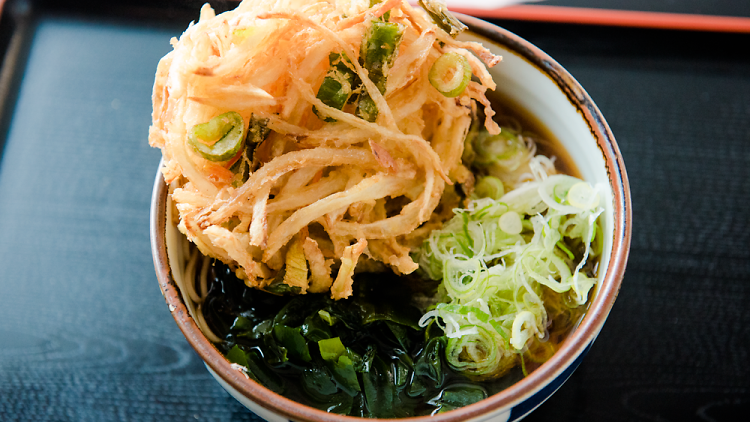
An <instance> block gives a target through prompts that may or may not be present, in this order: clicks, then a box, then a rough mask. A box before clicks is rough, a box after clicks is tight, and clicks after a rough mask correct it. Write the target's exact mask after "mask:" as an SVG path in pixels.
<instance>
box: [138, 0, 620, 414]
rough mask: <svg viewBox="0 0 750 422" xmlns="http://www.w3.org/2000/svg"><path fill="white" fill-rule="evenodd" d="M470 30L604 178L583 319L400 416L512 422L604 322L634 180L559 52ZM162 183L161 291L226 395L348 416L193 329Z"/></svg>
mask: <svg viewBox="0 0 750 422" xmlns="http://www.w3.org/2000/svg"><path fill="white" fill-rule="evenodd" d="M459 17H460V19H461V20H462V21H463V22H464V23H466V24H467V25H468V26H469V28H470V29H471V31H469V32H467V33H465V34H462V37H463V38H464V39H465V40H470V41H480V42H482V43H483V44H484V45H485V46H486V47H488V48H490V49H491V50H492V52H493V53H495V54H498V55H502V56H503V61H502V63H501V64H500V65H498V66H496V67H495V68H493V69H491V73H492V75H493V78H494V80H495V82H496V83H497V85H498V91H499V93H500V95H501V96H502V97H503V98H505V99H507V100H509V101H511V102H512V103H513V104H515V105H517V106H519V107H521V108H522V109H523V110H525V111H526V112H528V113H529V114H531V115H533V116H534V118H535V119H536V120H537V121H538V122H539V123H540V124H541V125H542V126H543V127H545V128H546V129H548V130H549V131H550V132H551V133H553V134H554V135H555V137H556V138H557V140H559V141H560V143H561V144H562V147H563V148H564V149H565V150H566V151H567V153H568V154H569V156H570V158H571V160H572V162H573V163H574V164H575V166H576V167H577V169H578V171H579V172H580V176H581V177H582V178H583V179H585V180H587V181H588V182H590V183H592V184H596V183H601V184H603V185H605V186H609V191H608V195H607V196H608V197H609V198H608V200H606V201H604V202H605V208H606V209H605V212H604V214H603V229H604V233H605V236H604V239H605V242H604V251H603V253H602V256H601V259H600V262H599V271H598V272H599V278H598V283H597V286H596V289H595V291H594V296H593V300H592V301H591V304H590V308H589V310H588V312H587V313H586V316H585V317H584V318H583V320H582V321H581V323H580V324H579V326H578V327H577V328H576V329H575V330H574V331H573V332H572V333H571V334H570V335H569V337H568V338H567V339H566V340H565V342H564V343H563V344H562V346H561V348H560V349H559V350H558V351H557V353H555V354H554V355H553V356H552V358H550V359H549V360H548V361H547V362H545V363H544V364H542V365H541V366H540V367H539V368H537V369H536V370H534V371H533V372H532V373H531V374H529V375H528V376H527V377H525V378H523V379H521V380H520V381H518V382H517V383H515V384H513V385H512V386H510V387H508V388H507V389H505V390H503V391H501V392H499V393H497V394H495V395H493V396H490V397H488V398H487V399H485V400H482V401H480V402H478V403H475V404H472V405H470V406H466V407H463V408H460V409H456V410H453V411H450V412H447V413H443V414H439V415H435V416H425V417H416V418H406V419H401V421H403V422H407V421H408V422H416V421H430V422H447V421H452V422H457V421H475V422H479V421H498V422H505V421H517V420H520V419H522V418H523V417H524V416H526V415H527V414H529V413H530V412H531V411H533V410H534V409H535V408H536V407H537V406H539V405H540V404H542V403H543V402H544V401H545V400H546V399H547V398H549V397H550V396H551V395H552V394H553V393H554V392H555V391H556V390H557V389H558V388H560V386H561V385H562V384H563V383H564V382H565V381H566V380H567V379H568V378H569V377H570V375H571V374H572V373H573V371H575V369H576V368H577V367H578V365H579V364H580V363H581V360H582V359H583V357H584V356H585V355H586V353H587V352H588V350H589V349H590V348H591V346H592V344H593V342H594V340H595V339H596V336H597V335H598V334H599V332H600V331H601V329H602V327H603V326H604V322H605V320H606V319H607V315H608V314H609V311H610V309H611V308H612V305H613V304H614V301H615V298H616V297H617V293H618V291H619V288H620V283H621V281H622V277H623V274H624V272H625V264H626V261H627V257H628V251H629V247H630V236H631V204H630V187H629V185H628V179H627V175H626V173H625V166H624V163H623V160H622V156H621V155H620V151H619V149H618V147H617V144H616V142H615V139H614V136H613V135H612V132H611V131H610V129H609V126H607V123H606V121H605V120H604V116H602V114H601V113H600V112H599V109H598V108H597V107H596V105H595V104H594V102H593V101H592V100H591V98H590V97H589V96H588V94H587V93H586V91H585V90H584V89H583V87H581V85H580V84H579V83H578V82H577V81H576V80H575V79H574V78H573V77H572V76H571V75H570V74H569V73H568V72H567V71H566V70H565V69H563V68H562V67H561V66H560V65H559V64H558V63H557V62H556V61H555V60H553V59H552V58H551V57H549V56H548V55H547V54H545V53H544V52H543V51H541V50H539V49H538V48H537V47H535V46H534V45H532V44H530V43H529V42H528V41H526V40H524V39H522V38H520V37H518V36H517V35H514V34H512V33H510V32H508V31H506V30H504V29H502V28H499V27H497V26H494V25H492V24H489V23H487V22H484V21H481V20H479V19H476V18H473V17H469V16H463V15H459ZM168 202H169V199H168V195H167V187H166V185H165V184H164V182H163V179H162V177H161V174H160V173H159V174H157V177H156V183H155V184H154V192H153V199H152V206H151V244H152V252H153V257H154V264H155V267H156V273H157V276H158V279H159V284H160V287H161V289H162V293H163V294H164V297H165V299H166V301H167V304H168V306H169V309H170V311H171V312H172V315H173V316H174V318H175V321H177V325H178V326H179V327H180V329H181V330H182V331H183V333H184V334H185V337H186V338H187V340H188V342H189V343H190V344H191V345H192V346H193V347H194V348H195V350H196V352H197V353H198V354H199V355H200V356H201V358H202V359H203V360H204V361H205V363H206V367H207V368H208V370H209V372H210V373H211V374H212V375H213V376H214V377H215V378H216V380H217V381H218V382H219V383H220V384H221V385H222V387H224V389H226V390H227V391H228V392H229V393H230V394H231V395H232V396H234V397H235V398H236V399H237V400H238V401H240V402H241V403H242V404H243V405H245V406H246V407H247V408H248V409H250V410H251V411H253V412H255V413H256V414H258V415H259V416H261V417H262V418H264V419H266V420H269V421H287V420H295V421H316V422H317V421H349V420H355V419H357V418H352V417H346V416H340V415H335V414H329V413H326V412H323V411H320V410H317V409H314V408H311V407H308V406H304V405H302V404H300V403H297V402H294V401H292V400H289V399H287V398H284V397H282V396H280V395H278V394H275V393H273V392H271V391H270V390H268V389H266V388H265V387H263V386H262V385H259V384H257V383H255V382H254V381H252V380H250V379H248V378H247V377H246V376H244V374H243V373H241V372H239V371H237V370H235V369H233V368H232V366H231V364H230V363H229V362H228V361H227V360H226V359H225V358H224V356H222V354H221V353H220V352H219V351H218V350H216V348H215V347H214V346H213V345H212V344H211V342H210V341H208V340H207V339H206V338H205V337H204V336H203V334H202V333H201V331H200V330H199V329H198V327H197V325H196V324H195V322H194V320H193V318H192V317H191V316H190V313H189V311H188V307H187V306H186V304H185V302H184V301H183V298H182V296H181V295H180V292H179V289H178V288H177V284H176V283H175V279H176V278H179V277H181V276H182V269H181V268H180V266H179V265H174V266H171V267H170V263H175V262H180V261H181V259H182V256H181V254H182V250H183V246H182V245H183V242H184V240H183V239H184V238H182V235H181V234H180V233H179V231H178V230H177V229H176V227H175V225H174V224H173V220H172V216H171V208H172V207H171V206H168Z"/></svg>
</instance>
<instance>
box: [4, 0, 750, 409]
mask: <svg viewBox="0 0 750 422" xmlns="http://www.w3.org/2000/svg"><path fill="white" fill-rule="evenodd" d="M738 1H740V2H741V0H738ZM200 4H201V3H200V2H198V1H190V2H182V3H176V4H175V3H170V2H163V1H162V2H160V1H156V2H147V1H122V2H116V3H110V2H101V1H98V2H92V1H90V2H52V1H33V0H26V1H24V0H7V1H6V4H5V6H4V8H3V10H2V19H1V20H0V53H2V57H3V59H2V60H3V61H2V70H1V71H0V99H1V100H2V101H1V102H0V143H1V144H2V146H3V148H2V157H1V158H2V161H0V420H19V421H27V420H56V421H57V420H62V421H67V420H75V421H78V420H92V421H104V420H159V421H164V420H179V421H186V420H257V417H255V416H254V415H252V414H251V413H250V412H248V411H246V410H245V409H244V408H243V407H242V406H241V405H240V404H239V403H238V402H236V401H235V400H234V399H232V398H231V397H230V396H229V395H228V394H227V393H225V392H224V391H223V390H222V389H221V387H219V385H218V384H217V383H216V382H215V381H214V380H213V379H212V378H211V376H210V375H209V374H208V373H207V371H206V370H205V369H204V367H203V364H202V362H201V361H200V359H199V358H198V357H197V356H196V354H195V353H194V352H193V351H192V349H190V347H189V346H188V344H187V342H186V341H185V340H184V338H183V336H182V334H181V333H180V331H179V330H178V329H177V327H176V326H175V324H174V322H173V320H172V317H171V315H170V314H169V311H168V309H167V307H166V305H165V303H164V301H163V300H162V298H161V296H160V294H159V293H158V292H159V288H158V285H157V281H156V277H155V275H154V270H153V265H152V261H151V255H150V248H149V237H148V227H149V222H148V210H149V200H150V195H151V187H152V184H153V181H154V176H155V173H156V168H157V164H158V162H159V157H160V154H159V151H158V150H155V149H152V148H149V146H148V144H147V141H146V139H147V134H148V126H149V124H150V113H151V102H150V95H151V86H152V84H153V76H154V71H155V69H156V63H157V61H158V60H159V58H160V57H161V56H162V55H164V54H165V53H167V52H168V51H169V50H170V45H169V38H170V37H172V36H176V35H178V34H179V33H180V32H181V31H182V30H183V29H184V28H185V27H186V26H187V24H188V22H189V21H190V20H192V19H196V18H197V16H198V9H199V7H200ZM738 4H742V5H744V3H738ZM226 7H228V5H227V4H226V3H224V4H219V5H218V9H220V10H221V9H224V8H226ZM497 23H498V24H500V25H502V26H505V27H507V28H509V29H510V30H512V31H514V32H516V33H518V34H519V35H521V36H523V37H525V38H527V39H529V40H530V41H532V42H533V43H535V44H537V45H538V46H539V47H541V48H542V49H544V50H545V51H546V52H547V53H549V54H550V55H552V56H553V57H555V58H556V59H557V60H558V61H559V62H560V63H561V64H562V65H563V66H565V67H566V68H567V69H568V70H569V71H570V72H571V73H572V74H573V75H574V76H575V77H576V78H577V79H578V80H579V81H580V82H581V83H582V85H583V86H584V87H585V88H586V89H587V90H588V92H589V94H591V96H592V97H593V99H594V101H596V102H597V104H598V105H599V107H600V108H601V110H602V112H603V113H604V115H605V116H606V118H607V119H608V121H609V123H610V125H611V127H612V130H613V132H614V134H615V136H616V138H617V140H618V142H619V145H620V148H621V150H622V153H623V156H624V158H625V163H626V165H627V169H628V173H629V176H630V182H631V188H632V194H633V210H634V212H633V221H634V222H635V223H634V224H635V226H634V231H633V242H632V252H631V254H630V261H629V264H628V270H627V274H626V276H625V280H624V282H623V287H622V291H621V294H620V297H619V298H618V300H617V303H616V304H615V307H614V309H613V311H612V313H611V316H610V318H609V321H608V323H607V324H606V325H605V327H604V329H603V331H602V333H601V335H600V337H599V339H598V340H597V342H596V343H595V345H594V346H593V348H592V349H591V352H590V353H589V356H588V357H587V358H586V359H585V360H584V362H583V364H582V365H581V366H580V368H579V369H578V370H577V371H576V372H575V373H574V375H573V376H572V378H571V379H570V380H569V381H568V382H567V383H566V384H565V385H564V386H563V387H562V388H561V389H560V391H558V392H557V393H556V394H555V395H554V396H553V397H552V398H551V399H550V400H549V401H548V402H547V403H545V404H543V405H542V406H541V407H540V408H539V409H538V410H537V411H536V412H534V413H533V414H532V415H531V416H529V418H528V419H527V420H529V421H549V420H555V421H691V420H706V421H709V420H719V421H725V420H746V419H745V417H746V415H747V414H750V364H749V363H748V359H750V341H748V338H750V310H749V309H750V305H749V304H750V216H749V214H750V213H748V208H749V207H750V57H749V55H748V52H750V50H748V46H750V37H748V35H742V34H719V33H706V32H700V33H699V32H672V31H662V30H644V29H627V28H619V29H616V28H607V27H599V26H576V25H563V24H545V23H529V22H514V21H497Z"/></svg>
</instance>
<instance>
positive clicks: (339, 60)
mask: <svg viewBox="0 0 750 422" xmlns="http://www.w3.org/2000/svg"><path fill="white" fill-rule="evenodd" d="M346 61H347V59H346V56H342V55H340V54H337V53H331V54H330V55H329V56H328V62H329V63H330V65H331V68H330V69H329V70H328V73H327V74H326V76H325V78H324V79H323V83H322V84H321V85H320V88H319V89H318V95H317V98H318V99H319V100H320V101H322V102H323V104H325V105H327V106H329V107H333V108H335V109H338V110H341V109H342V108H344V106H345V105H346V103H347V102H348V101H349V98H351V96H352V92H353V88H352V87H353V85H354V84H355V81H356V79H357V75H356V73H354V71H353V70H352V69H351V68H350V67H349V66H348V65H347V63H346ZM313 111H314V112H315V114H316V115H317V116H318V117H320V118H321V119H322V120H324V121H326V122H335V121H336V119H334V118H332V117H328V116H325V115H323V114H322V113H321V112H320V111H319V110H318V109H317V108H315V107H313Z"/></svg>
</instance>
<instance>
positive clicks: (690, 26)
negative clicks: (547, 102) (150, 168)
mask: <svg viewBox="0 0 750 422" xmlns="http://www.w3.org/2000/svg"><path fill="white" fill-rule="evenodd" d="M451 10H453V11H456V12H461V13H465V14H467V15H472V16H478V17H485V18H497V19H515V20H524V21H542V22H557V23H577V24H588V25H611V26H629V27H638V28H660V29H681V30H690V31H714V32H741V33H750V17H735V16H715V15H696V14H685V13H664V12H642V11H631V10H612V9H595V8H584V7H566V6H544V5H517V6H508V7H503V8H498V9H490V10H487V9H476V8H461V7H451Z"/></svg>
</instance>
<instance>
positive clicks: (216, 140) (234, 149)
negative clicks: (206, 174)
mask: <svg viewBox="0 0 750 422" xmlns="http://www.w3.org/2000/svg"><path fill="white" fill-rule="evenodd" d="M244 140H245V124H244V122H243V121H242V116H240V114H239V113H237V112H235V111H230V112H228V113H224V114H220V115H218V116H216V117H214V118H213V119H211V120H209V121H208V122H206V123H200V124H197V125H195V126H193V128H192V129H190V133H189V135H188V143H189V144H190V146H192V147H193V149H194V150H195V151H196V152H198V153H199V154H200V155H202V156H203V158H205V159H207V160H209V161H227V160H229V159H230V158H232V157H234V156H235V155H237V153H238V152H240V149H241V148H242V145H243V143H244Z"/></svg>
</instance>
